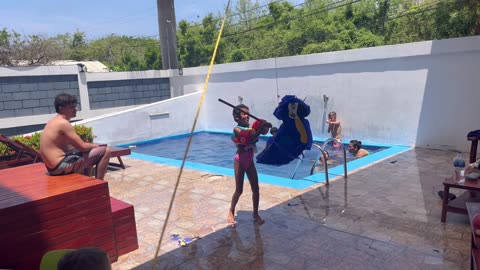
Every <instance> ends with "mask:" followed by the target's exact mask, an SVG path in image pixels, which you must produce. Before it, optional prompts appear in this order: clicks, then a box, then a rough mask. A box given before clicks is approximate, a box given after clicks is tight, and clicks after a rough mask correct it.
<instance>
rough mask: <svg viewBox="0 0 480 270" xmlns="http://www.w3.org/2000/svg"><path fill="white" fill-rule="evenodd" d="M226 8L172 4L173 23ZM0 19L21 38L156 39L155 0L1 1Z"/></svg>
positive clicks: (210, 1) (188, 0)
mask: <svg viewBox="0 0 480 270" xmlns="http://www.w3.org/2000/svg"><path fill="white" fill-rule="evenodd" d="M252 1H253V0H252ZM290 2H291V3H294V2H297V3H298V2H303V1H300V0H294V1H290ZM235 3H236V1H232V4H235ZM260 3H262V4H264V3H268V0H261V1H260ZM226 4H227V0H175V11H176V19H177V22H178V21H180V20H182V19H185V20H187V21H199V20H201V19H202V18H203V17H204V16H205V15H207V14H208V13H210V12H212V13H213V14H219V13H220V14H223V12H224V9H225V6H226ZM0 18H1V19H0V29H2V28H7V29H9V30H15V31H16V32H18V33H20V34H24V35H28V34H43V35H48V36H53V35H56V34H63V33H67V32H70V33H72V32H75V30H77V29H78V30H80V31H82V32H85V33H86V34H87V38H88V39H95V38H99V37H102V36H105V35H108V34H111V33H114V34H120V35H129V36H154V35H158V23H157V1H156V0H95V1H94V0H79V1H75V0H9V1H2V8H1V9H0Z"/></svg>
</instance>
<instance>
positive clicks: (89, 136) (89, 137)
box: [74, 125, 94, 143]
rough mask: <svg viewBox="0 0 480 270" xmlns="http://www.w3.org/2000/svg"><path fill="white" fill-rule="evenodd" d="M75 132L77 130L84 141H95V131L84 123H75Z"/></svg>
mask: <svg viewBox="0 0 480 270" xmlns="http://www.w3.org/2000/svg"><path fill="white" fill-rule="evenodd" d="M74 128H75V132H77V134H78V136H80V138H82V140H83V141H84V142H90V143H91V142H93V138H94V136H93V131H92V128H91V127H87V126H84V125H75V126H74Z"/></svg>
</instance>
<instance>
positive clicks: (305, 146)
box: [257, 95, 312, 165]
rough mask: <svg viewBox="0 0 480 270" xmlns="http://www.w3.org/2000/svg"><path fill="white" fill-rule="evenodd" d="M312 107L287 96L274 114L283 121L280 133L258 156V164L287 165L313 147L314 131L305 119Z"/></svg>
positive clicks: (278, 132) (271, 139) (291, 96)
mask: <svg viewBox="0 0 480 270" xmlns="http://www.w3.org/2000/svg"><path fill="white" fill-rule="evenodd" d="M309 114H310V106H308V105H307V104H306V103H305V102H303V100H301V99H299V98H297V97H296V96H293V95H286V96H284V97H283V98H282V101H281V102H280V104H279V105H278V107H277V108H276V109H275V111H274V112H273V115H274V116H275V117H276V118H278V119H279V120H282V124H281V125H280V127H279V128H278V131H277V132H276V133H275V135H273V137H271V138H269V140H268V141H267V146H266V147H265V149H264V150H263V151H262V152H261V153H260V154H258V156H257V162H258V163H262V164H268V165H285V164H288V163H290V162H291V161H292V160H294V159H296V158H297V157H298V156H299V155H300V154H302V152H303V150H310V147H311V146H312V131H311V130H310V124H309V122H308V120H307V119H305V117H307V116H308V115H309Z"/></svg>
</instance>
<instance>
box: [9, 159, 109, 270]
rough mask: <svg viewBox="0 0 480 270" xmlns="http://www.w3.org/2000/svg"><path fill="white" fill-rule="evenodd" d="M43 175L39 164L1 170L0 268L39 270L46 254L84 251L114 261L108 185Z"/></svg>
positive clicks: (77, 176)
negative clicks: (104, 254) (99, 250)
mask: <svg viewBox="0 0 480 270" xmlns="http://www.w3.org/2000/svg"><path fill="white" fill-rule="evenodd" d="M46 172H47V171H46V169H45V166H44V164H43V163H36V164H31V165H25V166H21V167H16V168H10V169H5V170H0V217H1V218H0V243H2V245H0V268H7V269H17V270H21V269H38V266H39V262H40V259H41V257H42V255H43V254H44V253H45V252H47V251H50V250H54V249H64V248H81V247H88V246H96V247H99V248H102V249H103V250H105V251H107V253H108V254H109V257H110V260H111V261H112V262H114V261H116V260H117V248H116V243H115V236H114V229H113V228H114V227H113V226H114V224H113V218H112V209H111V204H110V196H109V190H108V182H105V181H101V180H97V179H94V178H90V177H86V176H83V175H80V174H71V175H65V176H49V175H47V174H46Z"/></svg>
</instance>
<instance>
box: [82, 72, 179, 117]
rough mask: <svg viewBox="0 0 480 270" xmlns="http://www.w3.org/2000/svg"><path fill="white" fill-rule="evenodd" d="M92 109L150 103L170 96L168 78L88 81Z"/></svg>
mask: <svg viewBox="0 0 480 270" xmlns="http://www.w3.org/2000/svg"><path fill="white" fill-rule="evenodd" d="M87 85H88V96H89V101H90V109H92V110H96V109H105V108H112V107H122V106H134V105H143V104H150V103H154V102H157V101H161V100H165V99H169V98H170V85H169V80H168V78H152V79H133V80H132V79H130V80H113V81H93V82H88V83H87Z"/></svg>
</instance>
